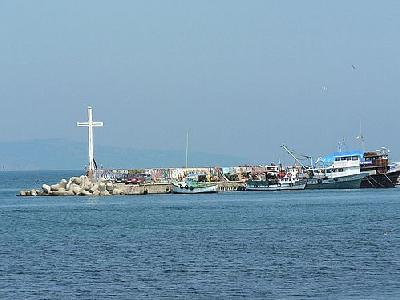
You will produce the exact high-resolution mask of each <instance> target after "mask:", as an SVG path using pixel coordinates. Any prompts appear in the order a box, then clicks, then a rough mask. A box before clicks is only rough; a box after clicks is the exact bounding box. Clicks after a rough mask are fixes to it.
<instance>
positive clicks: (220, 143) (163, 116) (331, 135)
mask: <svg viewBox="0 0 400 300" xmlns="http://www.w3.org/2000/svg"><path fill="white" fill-rule="evenodd" d="M399 28H400V2H399V1H390V0H386V1H366V0H362V1H361V0H360V1H357V0H354V1H341V0H336V1H323V0H315V1H311V0H309V1H307V0H305V1H285V0H277V1H267V0H261V1H258V0H251V1H235V0H219V1H215V0H214V1H211V0H202V1H190V0H181V1H178V0H175V1H174V0H171V1H165V0H159V1H155V0H146V1H123V0H119V1H90V0H86V1H73V0H69V1H61V0H60V1H52V0H48V1H45V0H40V1H27V0H26V1H19V0H10V1H7V0H0V39H1V43H0V103H1V109H0V141H1V142H7V141H25V140H30V139H48V138H61V139H66V140H71V141H82V140H86V138H87V137H86V136H87V131H86V129H84V128H77V127H76V122H77V121H85V120H86V118H87V117H86V107H87V105H92V106H93V107H94V118H95V120H96V121H103V122H104V124H105V126H104V127H103V128H96V130H95V142H96V144H101V145H118V146H119V147H126V148H135V149H156V150H165V151H169V150H179V149H184V147H185V143H186V131H187V130H190V149H192V151H201V152H207V153H215V154H227V155H234V156H239V157H243V158H245V159H246V161H248V162H249V163H253V162H254V163H256V162H270V161H277V160H279V159H284V158H285V157H287V155H286V154H285V153H284V152H283V151H282V149H280V147H279V146H280V145H281V144H283V143H284V144H287V145H288V146H289V147H291V148H293V149H296V150H297V151H298V152H301V153H306V154H309V155H312V156H318V155H322V154H326V153H327V152H331V151H335V150H336V149H337V144H338V142H339V141H340V140H342V139H343V138H344V139H345V141H346V145H347V148H348V149H354V148H360V145H359V143H357V141H356V139H355V137H356V136H357V135H358V134H359V130H360V129H359V127H360V121H361V124H362V131H363V135H364V136H365V143H366V147H367V148H368V149H371V150H375V149H377V148H379V147H381V146H387V147H389V148H390V149H391V152H392V157H393V158H395V159H400V139H398V127H399V121H398V115H399V112H400V107H399V102H400V98H399V91H398V87H399V78H400V55H399V53H400V39H399V38H398V36H399Z"/></svg>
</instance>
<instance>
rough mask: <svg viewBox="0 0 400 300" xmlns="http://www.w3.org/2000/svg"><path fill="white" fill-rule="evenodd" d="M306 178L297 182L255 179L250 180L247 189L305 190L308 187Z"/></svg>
mask: <svg viewBox="0 0 400 300" xmlns="http://www.w3.org/2000/svg"><path fill="white" fill-rule="evenodd" d="M306 184H307V181H306V180H299V181H297V182H295V183H292V182H281V181H279V182H270V181H269V180H254V181H248V182H247V185H246V191H264V192H266V191H294V190H304V189H305V187H306Z"/></svg>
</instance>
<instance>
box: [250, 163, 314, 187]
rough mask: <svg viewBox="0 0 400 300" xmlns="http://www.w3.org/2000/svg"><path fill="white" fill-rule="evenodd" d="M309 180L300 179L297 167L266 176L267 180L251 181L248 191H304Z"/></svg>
mask: <svg viewBox="0 0 400 300" xmlns="http://www.w3.org/2000/svg"><path fill="white" fill-rule="evenodd" d="M306 183H307V180H305V179H302V178H300V177H299V169H298V168H296V167H293V168H288V169H286V170H280V171H279V172H278V173H277V174H274V175H271V174H265V179H264V178H263V179H256V180H254V179H250V180H248V181H247V182H246V191H293V190H304V189H305V187H306Z"/></svg>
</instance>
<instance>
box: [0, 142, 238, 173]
mask: <svg viewBox="0 0 400 300" xmlns="http://www.w3.org/2000/svg"><path fill="white" fill-rule="evenodd" d="M95 150H96V153H95V158H96V161H97V164H98V165H99V166H100V165H102V166H104V168H126V169H130V168H132V169H133V168H145V167H148V168H150V167H183V165H184V163H185V153H184V151H171V150H167V151H162V150H144V149H131V148H122V147H117V146H102V145H96V149H95ZM244 161H245V160H244V159H242V158H239V157H235V156H229V155H222V154H210V153H203V152H191V153H190V160H189V164H190V166H215V165H218V166H231V165H238V164H243V163H244ZM86 164H87V144H85V143H77V142H74V141H68V140H63V139H46V140H28V141H21V142H1V143H0V168H1V170H81V169H84V167H85V165H86Z"/></svg>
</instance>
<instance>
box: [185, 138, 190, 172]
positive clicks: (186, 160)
mask: <svg viewBox="0 0 400 300" xmlns="http://www.w3.org/2000/svg"><path fill="white" fill-rule="evenodd" d="M188 149H189V130H188V131H186V159H185V168H186V169H187V167H188Z"/></svg>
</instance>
